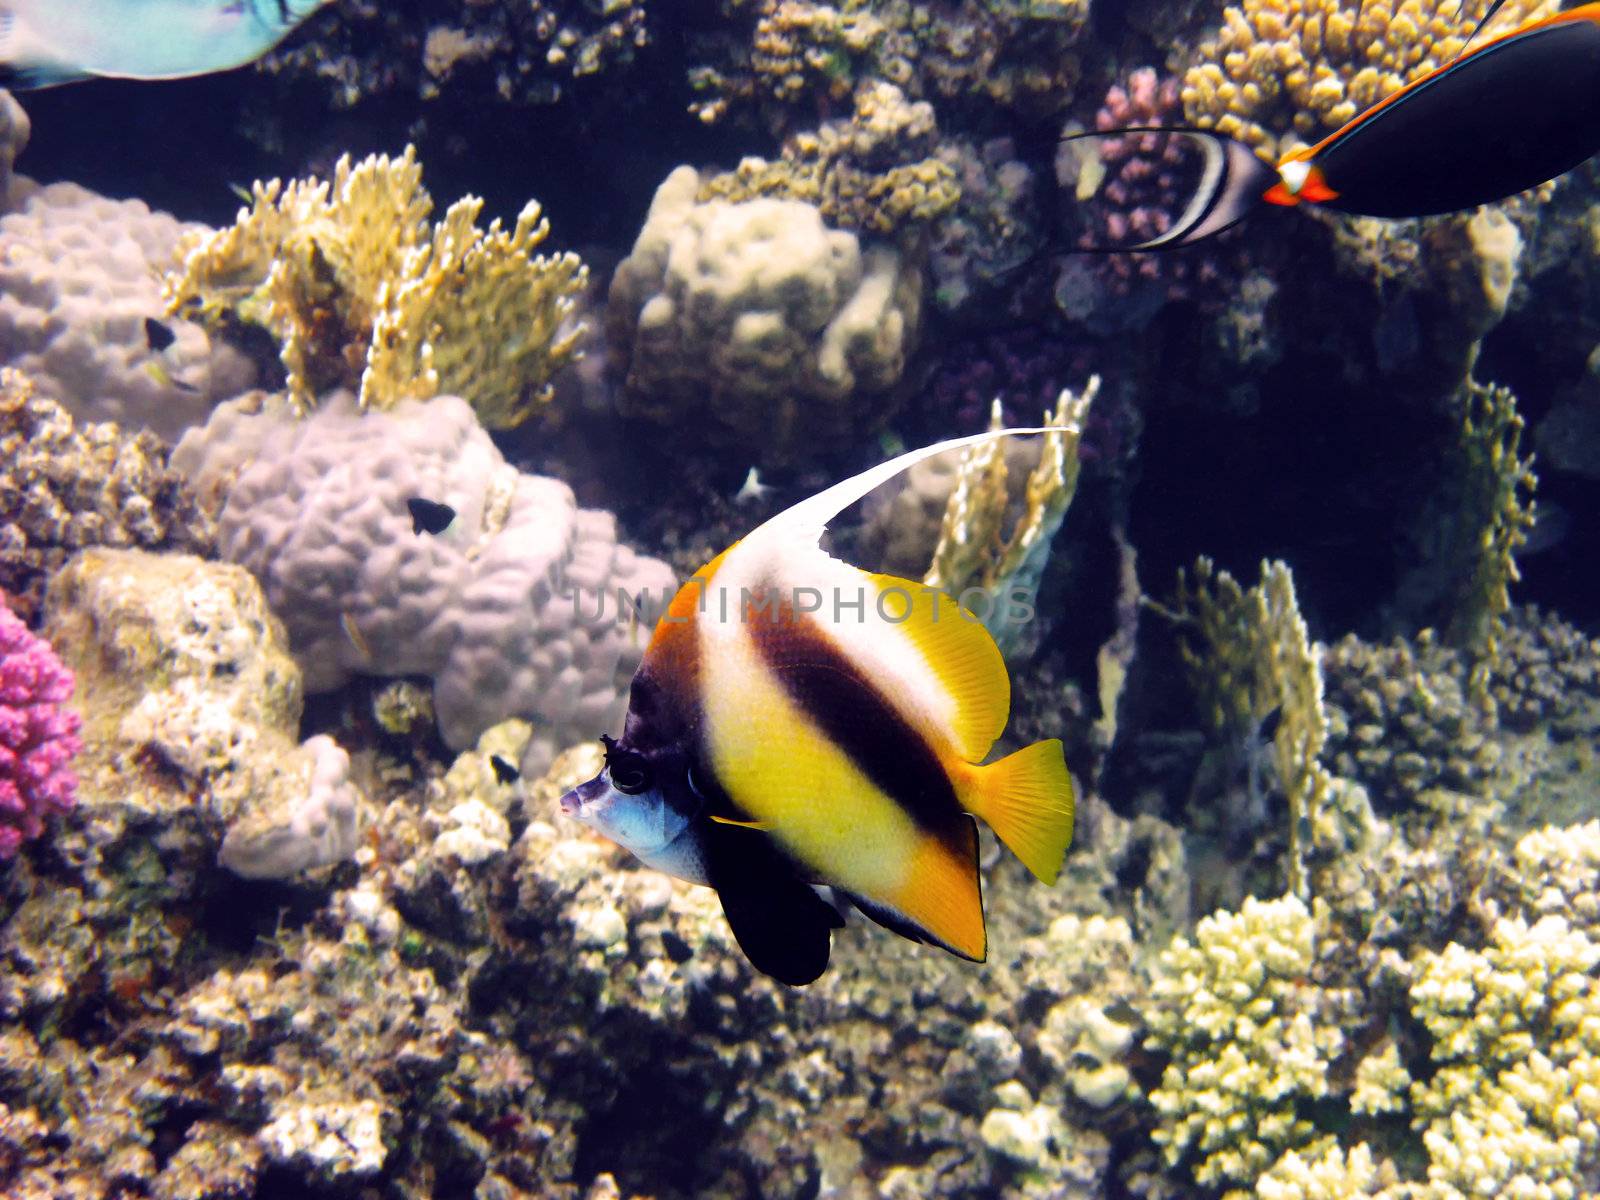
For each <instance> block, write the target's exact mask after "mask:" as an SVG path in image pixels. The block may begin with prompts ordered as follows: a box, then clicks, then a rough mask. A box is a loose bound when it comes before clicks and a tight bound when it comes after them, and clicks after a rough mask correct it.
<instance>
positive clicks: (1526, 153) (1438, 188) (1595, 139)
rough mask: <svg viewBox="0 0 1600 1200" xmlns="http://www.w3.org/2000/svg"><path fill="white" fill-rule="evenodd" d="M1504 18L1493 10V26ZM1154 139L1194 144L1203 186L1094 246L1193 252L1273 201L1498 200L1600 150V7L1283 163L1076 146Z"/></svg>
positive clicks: (1441, 77) (1186, 132)
mask: <svg viewBox="0 0 1600 1200" xmlns="http://www.w3.org/2000/svg"><path fill="white" fill-rule="evenodd" d="M1496 7H1497V6H1496ZM1491 15H1493V9H1491V11H1490V12H1489V13H1487V14H1485V19H1487V17H1488V16H1491ZM1140 132H1144V133H1163V134H1169V135H1173V136H1175V137H1177V138H1179V139H1181V140H1182V141H1183V142H1186V143H1187V144H1188V146H1189V147H1190V148H1191V149H1192V151H1193V155H1192V157H1193V158H1194V159H1195V161H1196V162H1197V163H1198V164H1199V167H1198V169H1197V170H1196V180H1197V182H1196V186H1195V190H1194V192H1193V194H1192V195H1191V196H1190V197H1189V199H1188V202H1187V205H1186V207H1185V209H1184V211H1183V212H1182V214H1181V215H1180V216H1179V217H1178V218H1177V219H1176V220H1175V221H1174V222H1173V223H1172V224H1171V226H1169V227H1168V228H1167V229H1166V230H1165V231H1164V232H1163V233H1161V234H1160V235H1159V236H1157V237H1154V238H1151V239H1149V240H1147V241H1141V242H1135V243H1132V244H1129V245H1119V246H1096V247H1092V249H1095V250H1114V251H1142V250H1164V249H1169V248H1172V247H1176V246H1187V245H1193V244H1194V243H1195V242H1198V241H1202V240H1204V239H1206V238H1209V237H1213V236H1215V235H1216V234H1218V233H1221V232H1222V231H1223V230H1225V229H1228V228H1231V227H1232V226H1233V225H1235V224H1237V223H1238V222H1239V221H1241V220H1243V219H1244V218H1246V217H1248V216H1249V215H1250V214H1251V213H1253V212H1255V211H1257V210H1258V209H1259V208H1260V207H1261V206H1262V205H1264V204H1276V205H1283V206H1290V207H1292V206H1294V205H1298V204H1302V203H1304V204H1315V205H1319V206H1321V207H1323V208H1328V209H1332V210H1335V211H1337V212H1344V213H1352V214H1356V215H1360V216H1367V217H1388V218H1410V217H1427V216H1434V215H1437V214H1440V213H1451V212H1463V211H1465V210H1468V209H1471V208H1476V207H1477V206H1478V205H1480V204H1492V203H1495V202H1497V201H1500V200H1504V199H1507V198H1508V197H1511V196H1515V195H1516V194H1517V193H1519V192H1524V191H1527V190H1528V189H1529V188H1534V187H1538V186H1539V185H1540V184H1543V183H1547V182H1548V181H1550V180H1552V179H1555V178H1556V177H1557V176H1559V175H1564V174H1566V172H1568V171H1570V170H1572V169H1573V168H1574V167H1576V166H1578V165H1579V164H1580V163H1582V162H1584V161H1585V160H1586V159H1589V158H1591V157H1593V156H1594V155H1595V154H1596V153H1597V152H1600V3H1591V4H1585V5H1582V6H1580V7H1578V8H1573V9H1569V10H1568V11H1566V12H1562V13H1557V14H1555V15H1554V16H1551V17H1545V18H1542V19H1540V20H1536V21H1531V22H1529V23H1528V24H1526V25H1524V26H1522V27H1520V28H1518V29H1515V30H1513V31H1511V32H1510V33H1507V34H1503V35H1501V36H1499V37H1495V38H1491V39H1490V40H1488V41H1486V42H1484V43H1483V44H1481V45H1480V46H1478V47H1477V48H1476V49H1471V50H1467V51H1465V52H1463V53H1462V54H1461V55H1460V56H1458V57H1457V58H1455V59H1453V60H1451V61H1450V62H1448V63H1446V64H1445V65H1444V66H1442V67H1439V68H1437V69H1435V70H1433V71H1431V72H1429V73H1428V74H1426V75H1424V76H1422V77H1421V78H1420V79H1417V80H1415V81H1413V82H1412V83H1409V84H1407V85H1406V86H1405V87H1403V88H1401V89H1400V90H1399V91H1398V92H1395V93H1393V94H1392V95H1390V96H1388V97H1387V98H1385V99H1383V100H1381V101H1379V102H1378V103H1377V104H1374V105H1373V106H1372V107H1371V108H1369V109H1367V110H1366V111H1365V112H1362V113H1360V114H1358V115H1357V116H1355V117H1354V118H1352V119H1351V120H1350V121H1349V122H1347V123H1346V124H1345V125H1343V126H1342V127H1341V128H1339V129H1337V130H1335V131H1334V132H1333V133H1332V134H1330V135H1329V136H1327V137H1326V138H1324V139H1323V140H1322V141H1320V142H1318V143H1317V144H1316V145H1315V146H1311V147H1309V148H1304V149H1300V150H1296V151H1294V152H1292V153H1290V154H1288V155H1286V156H1285V157H1284V158H1283V159H1282V160H1281V161H1280V162H1279V163H1278V165H1277V166H1276V167H1272V166H1269V165H1268V164H1266V163H1265V162H1263V161H1262V160H1261V159H1259V158H1257V157H1256V155H1255V154H1254V153H1252V152H1251V151H1250V150H1249V148H1248V147H1246V146H1244V145H1243V144H1242V143H1240V142H1237V141H1235V140H1234V139H1232V138H1229V137H1226V136H1225V135H1222V134H1218V133H1213V132H1211V131H1209V130H1202V129H1186V128H1172V129H1145V130H1137V129H1135V130H1107V131H1098V132H1096V133H1090V134H1075V135H1073V136H1072V138H1069V139H1066V140H1069V141H1078V140H1084V139H1089V138H1107V137H1120V136H1123V135H1125V134H1128V133H1140Z"/></svg>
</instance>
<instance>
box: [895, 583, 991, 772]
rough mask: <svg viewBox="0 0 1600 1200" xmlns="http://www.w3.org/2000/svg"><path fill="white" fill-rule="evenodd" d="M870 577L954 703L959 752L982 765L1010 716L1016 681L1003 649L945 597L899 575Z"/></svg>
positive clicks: (954, 733) (953, 730)
mask: <svg viewBox="0 0 1600 1200" xmlns="http://www.w3.org/2000/svg"><path fill="white" fill-rule="evenodd" d="M871 578H872V582H873V583H874V584H875V585H876V586H877V588H878V590H879V592H880V593H881V594H882V600H883V604H882V606H881V611H882V612H883V613H884V614H885V615H886V616H887V617H888V618H889V619H890V620H892V621H894V622H895V623H896V624H897V625H898V626H899V627H900V628H901V629H902V630H904V632H905V634H906V636H907V637H909V638H910V639H911V641H912V642H913V644H915V645H916V647H917V649H918V650H919V651H920V652H921V654H922V657H923V660H924V661H925V662H926V663H927V664H928V669H929V670H930V671H932V672H933V674H934V675H935V676H937V678H938V680H939V682H940V683H941V684H942V685H943V686H944V688H945V691H947V692H948V693H949V695H950V697H951V699H952V700H953V701H954V702H955V716H954V719H953V721H952V722H951V730H950V733H951V737H952V739H953V741H954V743H955V747H956V752H957V753H958V754H960V755H961V757H962V758H964V759H966V760H967V761H968V762H974V763H975V762H982V761H983V758H984V756H985V755H987V754H988V753H989V749H990V747H992V746H993V745H994V743H995V740H996V739H997V738H999V736H1000V734H1001V733H1002V732H1003V731H1004V730H1005V727H1006V718H1007V717H1008V716H1010V713H1011V679H1010V677H1009V676H1008V675H1007V674H1006V664H1005V660H1004V659H1003V658H1001V657H1000V647H998V646H996V645H995V644H994V638H992V637H990V636H989V631H988V630H987V629H985V628H984V627H983V625H982V624H981V623H980V622H979V621H978V619H977V618H976V617H974V616H972V614H970V613H968V612H966V611H965V610H964V609H962V607H961V606H960V605H959V604H957V603H956V602H955V601H954V600H952V599H951V598H950V597H949V596H948V595H946V594H945V593H944V592H941V591H938V590H936V589H934V588H930V587H928V586H927V585H926V584H922V583H916V582H914V581H912V580H910V579H900V578H897V577H896V576H894V575H873V576H872V577H871Z"/></svg>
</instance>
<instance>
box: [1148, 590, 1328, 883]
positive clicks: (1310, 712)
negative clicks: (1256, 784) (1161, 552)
mask: <svg viewBox="0 0 1600 1200" xmlns="http://www.w3.org/2000/svg"><path fill="white" fill-rule="evenodd" d="M1172 615H1173V616H1174V617H1175V618H1176V619H1177V620H1178V621H1179V622H1180V624H1181V625H1182V627H1183V631H1184V634H1185V637H1184V639H1183V641H1182V642H1181V643H1180V651H1181V653H1182V655H1183V658H1184V662H1185V663H1186V664H1187V665H1188V667H1189V674H1190V679H1191V680H1192V682H1193V685H1194V688H1195V691H1196V694H1197V695H1198V696H1199V697H1200V702H1201V714H1202V716H1203V718H1204V719H1205V721H1206V722H1207V724H1209V725H1210V726H1211V728H1212V731H1213V732H1214V733H1216V734H1218V735H1220V736H1223V737H1227V738H1239V739H1248V738H1252V737H1254V736H1255V734H1256V731H1257V730H1259V729H1260V728H1261V727H1262V726H1263V725H1264V724H1265V723H1266V721H1267V718H1268V717H1270V716H1271V715H1272V714H1273V713H1274V712H1276V713H1278V714H1279V719H1278V726H1277V730H1276V731H1275V732H1274V734H1273V737H1272V749H1273V762H1274V765H1275V766H1276V768H1277V772H1278V782H1279V786H1280V787H1282V789H1283V793H1284V796H1285V797H1286V798H1287V800H1288V802H1289V864H1288V876H1289V890H1290V891H1291V892H1292V893H1294V894H1295V895H1297V896H1301V897H1304V896H1305V895H1306V894H1307V890H1308V881H1307V877H1306V867H1305V856H1306V852H1307V850H1308V849H1309V848H1310V847H1311V846H1313V845H1317V844H1321V843H1324V842H1332V841H1336V840H1339V839H1340V838H1342V837H1344V836H1345V834H1344V832H1343V831H1342V830H1340V829H1337V828H1335V826H1336V825H1337V824H1338V823H1339V822H1340V821H1341V820H1342V819H1343V818H1341V817H1340V816H1339V810H1338V808H1337V806H1334V805H1331V804H1330V798H1331V795H1332V792H1333V790H1334V782H1335V781H1334V779H1333V777H1332V776H1331V775H1330V774H1329V773H1328V771H1327V769H1326V768H1325V767H1324V766H1323V765H1322V763H1321V762H1320V760H1319V756H1320V755H1321V753H1322V747H1323V744H1324V743H1325V742H1326V741H1327V738H1328V716H1327V711H1326V709H1325V708H1324V707H1323V703H1322V661H1321V658H1322V656H1321V650H1320V648H1319V647H1316V646H1313V645H1312V644H1311V638H1310V635H1309V634H1308V633H1307V631H1306V623H1305V621H1304V620H1303V619H1302V618H1301V616H1300V606H1299V603H1298V601H1297V600H1296V599H1295V592H1294V577H1293V575H1291V574H1290V572H1289V567H1288V565H1287V564H1286V563H1282V562H1263V563H1262V564H1261V582H1260V583H1259V584H1258V585H1256V586H1255V587H1253V588H1251V589H1250V590H1249V591H1246V590H1245V589H1243V588H1241V587H1240V586H1239V584H1238V583H1237V582H1236V581H1235V580H1234V578H1233V576H1231V575H1229V574H1228V573H1227V572H1226V571H1219V570H1217V569H1216V567H1215V566H1214V565H1213V564H1212V562H1211V560H1210V559H1209V558H1201V559H1200V560H1199V561H1198V562H1197V563H1196V564H1195V568H1194V575H1193V579H1192V581H1191V578H1190V576H1189V575H1188V574H1187V573H1180V574H1179V576H1178V601H1177V607H1176V612H1175V613H1173V614H1172Z"/></svg>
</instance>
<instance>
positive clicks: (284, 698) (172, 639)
mask: <svg viewBox="0 0 1600 1200" xmlns="http://www.w3.org/2000/svg"><path fill="white" fill-rule="evenodd" d="M48 617H49V619H48V625H47V629H48V630H49V632H50V636H51V638H52V639H53V640H54V641H55V642H56V644H57V645H59V646H60V647H61V648H62V653H63V654H65V655H66V656H67V658H68V660H69V661H70V662H71V664H72V666H73V669H74V670H75V671H76V672H77V675H78V678H79V680H80V681H81V683H82V687H83V693H82V694H83V696H84V701H83V709H84V716H85V736H86V739H87V741H88V743H89V746H90V752H89V753H88V755H87V756H86V766H85V768H84V789H83V790H84V792H85V797H86V798H85V803H84V805H83V808H84V819H85V820H86V821H89V822H91V823H92V824H93V827H94V836H95V837H96V838H102V837H107V836H109V835H110V830H111V829H112V828H114V827H115V826H117V825H126V826H137V825H139V824H141V823H145V822H150V821H155V822H157V823H160V822H163V821H171V820H172V819H173V813H172V809H173V807H174V806H182V807H184V808H187V809H191V810H193V811H192V812H190V813H186V814H185V816H186V817H187V819H189V820H191V821H193V822H195V823H196V829H195V832H194V833H193V834H192V835H191V836H192V837H193V838H194V839H195V841H194V842H192V843H190V844H189V845H188V846H187V847H186V849H187V850H188V851H189V852H190V853H192V854H193V855H194V856H195V857H197V858H212V857H215V855H216V853H217V850H218V848H219V845H220V848H221V849H222V850H223V851H224V855H223V862H224V865H227V866H231V867H233V868H234V869H235V870H237V871H239V873H240V874H243V875H247V876H250V877H254V878H269V877H270V878H287V877H289V876H290V875H293V874H297V873H299V872H300V871H303V870H309V869H312V868H314V867H319V866H327V865H329V864H330V863H333V862H339V861H342V860H343V859H345V858H348V857H349V856H350V854H352V853H353V852H354V851H355V849H356V837H357V833H358V829H357V820H358V811H357V810H358V809H359V807H360V806H361V805H362V804H363V803H364V801H363V798H362V797H361V795H360V793H359V791H356V790H354V789H352V788H350V787H349V786H348V784H347V781H346V779H345V770H346V769H347V768H348V765H349V760H348V757H347V755H346V754H345V752H344V751H343V750H341V749H340V748H339V747H338V746H336V745H335V744H333V742H332V741H331V740H330V739H328V738H326V737H315V738H312V739H310V740H309V741H307V742H306V743H305V744H304V745H298V744H297V739H298V736H299V720H300V709H301V699H302V687H301V680H300V672H299V670H298V668H296V666H295V665H294V661H293V660H292V659H291V658H290V657H289V656H288V652H287V649H286V646H285V642H284V634H283V628H282V626H281V625H280V624H279V623H278V621H277V619H276V618H275V617H273V616H272V615H271V614H270V613H269V612H268V611H267V607H266V602H265V599H264V598H263V596H262V593H261V589H260V587H259V586H258V585H257V584H256V582H255V580H254V579H252V578H251V577H250V575H249V573H248V572H246V571H244V570H243V569H242V568H239V567H235V566H231V565H228V564H225V563H207V562H202V561H201V560H199V559H196V558H191V557H188V556H186V555H181V554H163V555H156V554H150V553H148V552H146V551H138V550H86V551H84V552H83V553H82V554H80V555H78V556H77V557H76V558H74V559H73V560H72V562H71V563H69V564H68V565H67V566H66V567H65V568H64V569H63V570H62V571H61V572H60V573H59V574H58V575H57V576H56V577H55V579H54V580H53V581H52V583H51V587H50V593H49V598H48ZM129 772H131V773H133V774H134V775H136V776H139V777H142V778H145V779H146V780H147V784H146V788H145V789H126V790H125V791H124V792H119V791H118V789H117V785H116V783H115V780H116V778H117V776H118V775H121V774H127V773H129ZM151 777H153V780H152V779H151ZM177 840H178V841H179V842H183V841H184V840H185V839H177Z"/></svg>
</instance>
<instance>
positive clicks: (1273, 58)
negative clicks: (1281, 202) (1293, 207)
mask: <svg viewBox="0 0 1600 1200" xmlns="http://www.w3.org/2000/svg"><path fill="white" fill-rule="evenodd" d="M1559 8H1560V4H1559V3H1557V0H1506V2H1505V5H1504V7H1502V8H1501V10H1500V12H1499V13H1498V14H1497V15H1496V16H1495V18H1494V20H1493V21H1491V22H1490V23H1489V25H1488V27H1487V28H1486V29H1485V31H1484V32H1483V33H1482V34H1480V35H1479V38H1480V40H1481V39H1483V38H1489V37H1493V36H1495V35H1497V34H1501V33H1506V32H1508V31H1510V30H1512V29H1515V28H1517V27H1518V26H1520V25H1523V24H1526V23H1527V22H1528V21H1531V20H1535V19H1537V18H1539V17H1545V16H1549V15H1551V14H1552V13H1554V12H1556V11H1557V9H1559ZM1478 11H1479V10H1478V7H1477V6H1476V5H1473V4H1470V3H1463V4H1459V5H1450V4H1441V3H1438V2H1437V0H1364V2H1363V0H1240V3H1239V4H1238V5H1232V6H1229V7H1228V8H1227V9H1226V10H1225V11H1224V13H1223V25H1222V29H1221V30H1220V31H1219V32H1218V33H1217V36H1216V37H1215V38H1214V39H1213V40H1210V41H1207V42H1203V43H1202V44H1201V45H1200V48H1199V49H1198V51H1196V55H1195V62H1194V65H1192V66H1191V67H1190V68H1189V70H1188V71H1187V72H1186V73H1185V75H1184V78H1183V108H1184V113H1185V116H1186V117H1187V119H1188V120H1189V121H1190V122H1191V123H1193V124H1195V125H1200V126H1203V127H1206V128H1212V129H1216V130H1217V131H1218V132H1220V133H1225V134H1227V135H1229V136H1230V137H1235V138H1238V139H1239V140H1240V141H1243V142H1245V143H1246V144H1248V145H1250V146H1252V147H1253V148H1254V149H1255V150H1256V152H1257V153H1258V154H1260V155H1261V156H1262V157H1264V158H1269V159H1274V160H1276V159H1277V158H1279V157H1281V156H1282V155H1284V154H1286V153H1288V152H1289V151H1291V150H1293V149H1294V148H1296V147H1297V146H1299V145H1303V144H1310V143H1314V142H1316V141H1318V140H1320V139H1321V138H1322V137H1324V136H1325V135H1327V134H1329V133H1332V132H1333V131H1334V130H1335V129H1337V128H1338V127H1339V126H1341V125H1343V124H1344V123H1345V122H1346V121H1348V120H1350V119H1351V118H1352V117H1354V116H1355V115H1356V114H1358V113H1360V112H1362V111H1363V110H1365V109H1367V108H1369V107H1371V106H1372V105H1374V104H1376V103H1377V102H1378V101H1380V100H1382V99H1383V98H1384V97H1385V96H1388V95H1389V94H1390V93H1392V92H1395V91H1398V90H1399V89H1400V88H1401V87H1403V86H1405V85H1406V84H1407V83H1409V82H1411V81H1412V80H1413V79H1417V78H1419V77H1420V76H1422V75H1425V74H1427V73H1428V72H1429V71H1432V70H1434V69H1435V68H1436V67H1440V66H1443V65H1444V64H1445V63H1447V62H1449V61H1450V60H1451V59H1453V58H1455V57H1456V56H1457V55H1458V54H1460V53H1461V51H1462V50H1463V49H1464V48H1466V45H1467V37H1468V35H1469V34H1471V32H1472V29H1473V26H1474V25H1475V24H1476V23H1477V16H1478Z"/></svg>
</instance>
